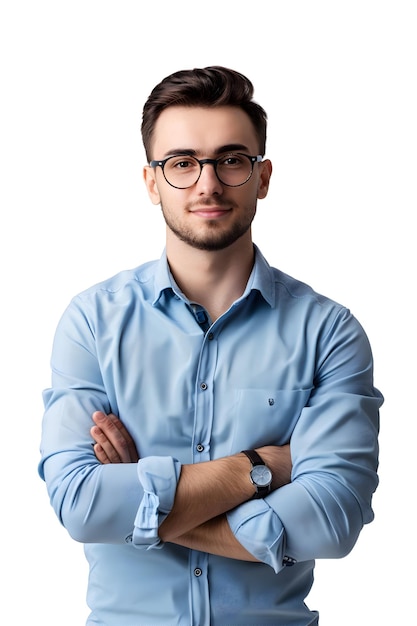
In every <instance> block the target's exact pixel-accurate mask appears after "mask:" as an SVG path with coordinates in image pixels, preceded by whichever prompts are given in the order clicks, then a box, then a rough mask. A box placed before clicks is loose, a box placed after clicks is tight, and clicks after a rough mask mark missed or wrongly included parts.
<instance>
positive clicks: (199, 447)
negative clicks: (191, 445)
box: [196, 443, 204, 452]
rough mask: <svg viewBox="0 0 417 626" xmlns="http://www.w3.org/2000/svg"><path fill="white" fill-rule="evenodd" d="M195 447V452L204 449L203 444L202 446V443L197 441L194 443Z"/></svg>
mask: <svg viewBox="0 0 417 626" xmlns="http://www.w3.org/2000/svg"><path fill="white" fill-rule="evenodd" d="M196 448H197V452H203V450H204V446H203V444H202V443H198V444H197V445H196Z"/></svg>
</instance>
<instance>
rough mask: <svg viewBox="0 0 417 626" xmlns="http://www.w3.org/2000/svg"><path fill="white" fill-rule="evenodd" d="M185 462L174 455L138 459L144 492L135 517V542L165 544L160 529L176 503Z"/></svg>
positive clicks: (149, 545) (144, 545)
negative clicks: (182, 467)
mask: <svg viewBox="0 0 417 626" xmlns="http://www.w3.org/2000/svg"><path fill="white" fill-rule="evenodd" d="M180 472H181V464H180V463H179V461H177V460H176V459H173V458H172V457H159V456H157V457H145V458H144V459H140V461H139V462H138V476H139V480H140V482H141V484H142V486H143V490H144V495H143V498H142V501H141V503H140V506H139V509H138V513H137V515H136V519H135V529H134V532H133V545H134V546H135V547H137V548H146V549H151V548H161V547H162V546H163V542H162V541H161V539H160V538H159V537H158V529H159V526H160V525H161V524H162V522H163V521H164V519H165V518H166V517H167V515H168V514H169V513H170V512H171V509H172V506H173V504H174V498H175V491H176V488H177V483H178V479H179V477H180Z"/></svg>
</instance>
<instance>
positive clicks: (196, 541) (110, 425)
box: [91, 411, 292, 561]
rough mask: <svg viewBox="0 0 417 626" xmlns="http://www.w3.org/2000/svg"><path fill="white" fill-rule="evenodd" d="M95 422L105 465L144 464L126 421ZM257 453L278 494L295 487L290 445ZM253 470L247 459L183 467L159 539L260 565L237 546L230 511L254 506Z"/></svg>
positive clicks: (100, 416) (98, 418)
mask: <svg viewBox="0 0 417 626" xmlns="http://www.w3.org/2000/svg"><path fill="white" fill-rule="evenodd" d="M93 421H94V424H95V425H94V426H93V427H92V428H91V435H92V437H93V439H94V440H95V442H96V443H95V444H94V452H95V455H96V457H97V459H98V460H99V461H100V462H101V463H103V464H108V463H136V462H137V461H138V460H139V454H138V451H137V449H136V446H135V443H134V441H133V439H132V438H131V436H130V434H129V432H128V430H127V429H126V428H125V426H124V425H123V423H122V422H121V421H120V419H118V418H117V417H116V416H115V415H112V414H109V415H105V414H104V413H102V412H100V411H97V412H95V413H94V414H93ZM257 451H258V452H259V453H260V454H261V456H262V458H263V460H264V461H265V463H267V465H268V466H269V467H270V468H271V470H272V474H273V481H272V485H271V489H272V490H274V489H278V488H279V487H281V486H283V485H285V484H287V483H289V482H290V481H291V468H292V465H291V454H290V446H289V445H285V446H264V447H262V448H258V449H257ZM249 470H250V462H249V460H248V458H247V457H246V456H245V455H244V454H242V453H238V454H235V455H232V456H229V457H224V458H221V459H216V460H214V461H207V462H204V463H197V464H190V465H182V468H181V475H180V478H179V481H178V485H177V490H176V494H175V500H174V506H173V508H172V510H171V512H170V513H169V515H168V516H167V518H166V519H165V520H164V522H163V523H162V524H161V526H160V528H159V537H160V538H161V539H162V540H163V541H165V542H171V543H176V544H178V545H182V546H185V547H187V548H193V549H196V550H201V551H204V552H209V553H212V554H218V555H220V556H225V557H229V558H234V559H241V560H245V561H256V559H255V557H254V556H253V555H252V554H250V553H249V552H248V551H247V550H245V548H244V547H243V546H242V545H241V544H240V543H239V542H238V541H237V539H236V538H235V536H234V535H233V533H232V531H231V530H230V527H229V524H228V522H227V518H226V513H227V511H230V510H231V509H233V508H235V507H236V506H239V505H240V504H242V503H243V502H246V501H247V500H250V499H251V498H252V496H253V494H254V491H255V488H254V486H253V485H252V483H251V482H250V480H249ZM225 475H227V477H228V478H227V480H225V479H224V477H225Z"/></svg>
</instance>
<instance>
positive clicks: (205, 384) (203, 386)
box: [200, 383, 208, 391]
mask: <svg viewBox="0 0 417 626" xmlns="http://www.w3.org/2000/svg"><path fill="white" fill-rule="evenodd" d="M207 387H208V385H207V383H201V384H200V389H202V390H203V391H205V390H206V389H207Z"/></svg>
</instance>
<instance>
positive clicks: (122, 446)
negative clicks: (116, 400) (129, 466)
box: [90, 411, 139, 464]
mask: <svg viewBox="0 0 417 626" xmlns="http://www.w3.org/2000/svg"><path fill="white" fill-rule="evenodd" d="M93 422H94V423H95V426H92V427H91V429H90V434H91V436H92V437H93V439H94V441H95V442H96V443H95V444H94V453H95V455H96V457H97V459H98V460H99V461H100V463H103V464H108V463H136V462H137V461H138V460H139V454H138V451H137V449H136V445H135V442H134V441H133V439H132V437H131V436H130V434H129V431H128V430H127V429H126V427H125V426H124V425H123V423H122V422H121V421H120V419H119V418H118V417H116V415H113V413H109V414H108V415H106V414H105V413H103V412H102V411H96V412H95V413H93Z"/></svg>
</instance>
